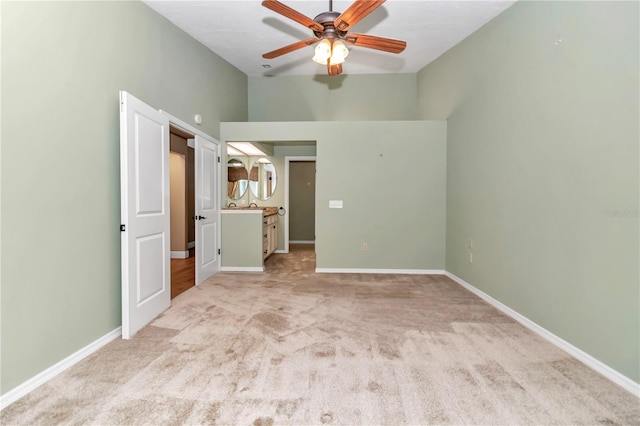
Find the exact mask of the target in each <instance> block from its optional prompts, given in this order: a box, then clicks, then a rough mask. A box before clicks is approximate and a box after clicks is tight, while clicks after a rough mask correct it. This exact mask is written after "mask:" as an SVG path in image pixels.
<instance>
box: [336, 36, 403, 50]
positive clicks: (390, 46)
mask: <svg viewBox="0 0 640 426" xmlns="http://www.w3.org/2000/svg"><path fill="white" fill-rule="evenodd" d="M344 40H345V41H346V42H347V43H351V44H354V45H356V46H360V47H368V48H369V49H376V50H383V51H385V52H391V53H400V52H402V51H403V50H404V49H405V47H407V42H406V41H402V40H394V39H392V38H384V37H378V36H371V35H366V34H357V33H349V34H347V35H346V37H345V38H344Z"/></svg>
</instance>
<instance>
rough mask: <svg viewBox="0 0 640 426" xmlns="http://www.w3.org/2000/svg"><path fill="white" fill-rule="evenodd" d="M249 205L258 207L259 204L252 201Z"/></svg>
mask: <svg viewBox="0 0 640 426" xmlns="http://www.w3.org/2000/svg"><path fill="white" fill-rule="evenodd" d="M249 207H256V208H257V207H258V205H257V204H256V203H251V204H249Z"/></svg>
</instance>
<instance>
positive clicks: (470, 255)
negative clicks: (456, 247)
mask: <svg viewBox="0 0 640 426" xmlns="http://www.w3.org/2000/svg"><path fill="white" fill-rule="evenodd" d="M469 263H473V253H469Z"/></svg>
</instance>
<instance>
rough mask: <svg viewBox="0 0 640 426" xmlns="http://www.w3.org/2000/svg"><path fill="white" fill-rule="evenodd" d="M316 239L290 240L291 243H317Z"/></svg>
mask: <svg viewBox="0 0 640 426" xmlns="http://www.w3.org/2000/svg"><path fill="white" fill-rule="evenodd" d="M315 243H316V240H290V241H289V244H315Z"/></svg>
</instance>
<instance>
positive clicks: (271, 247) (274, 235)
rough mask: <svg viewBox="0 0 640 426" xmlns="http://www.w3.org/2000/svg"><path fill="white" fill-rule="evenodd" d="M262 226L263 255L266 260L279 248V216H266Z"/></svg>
mask: <svg viewBox="0 0 640 426" xmlns="http://www.w3.org/2000/svg"><path fill="white" fill-rule="evenodd" d="M262 224H263V226H262V255H263V259H266V258H267V257H269V256H270V255H271V253H273V252H274V251H275V250H276V248H277V247H278V215H277V214H272V215H269V216H264V217H263V220H262Z"/></svg>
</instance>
